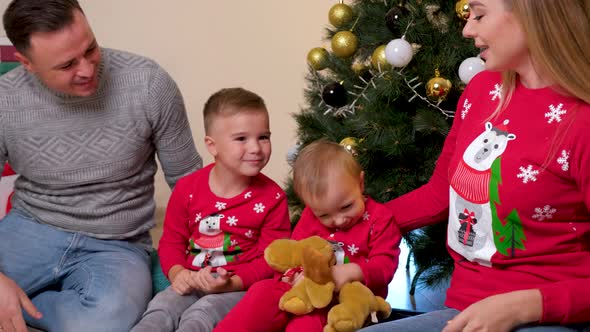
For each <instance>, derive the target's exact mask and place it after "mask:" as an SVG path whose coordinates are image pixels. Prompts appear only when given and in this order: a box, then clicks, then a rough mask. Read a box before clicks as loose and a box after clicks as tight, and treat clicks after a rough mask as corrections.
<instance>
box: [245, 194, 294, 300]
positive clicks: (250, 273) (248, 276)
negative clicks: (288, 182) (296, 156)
mask: <svg viewBox="0 0 590 332" xmlns="http://www.w3.org/2000/svg"><path fill="white" fill-rule="evenodd" d="M290 234H291V224H290V223H289V210H288V208H287V196H286V195H285V193H282V196H281V198H280V199H279V200H278V202H277V204H275V205H274V206H273V208H272V210H271V211H270V212H269V214H268V215H267V216H266V220H265V222H264V223H263V225H262V228H261V229H260V237H259V238H258V245H257V247H256V248H255V249H253V250H256V251H257V255H256V257H257V258H255V259H254V260H252V261H251V262H249V263H248V264H241V265H240V267H239V268H238V269H236V271H235V273H236V275H238V276H239V277H240V279H242V284H243V285H244V289H248V288H249V287H250V286H251V285H252V284H253V283H255V282H256V281H259V280H262V279H267V278H270V277H272V276H273V273H274V271H273V269H271V268H270V266H268V264H267V263H266V261H265V260H264V249H266V247H267V246H268V245H269V244H270V243H271V242H272V241H274V240H275V239H286V238H289V235H290Z"/></svg>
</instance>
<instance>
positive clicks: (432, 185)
mask: <svg viewBox="0 0 590 332" xmlns="http://www.w3.org/2000/svg"><path fill="white" fill-rule="evenodd" d="M501 84H502V82H501V77H500V74H499V73H491V72H485V71H484V72H482V73H480V74H478V75H477V76H476V77H474V78H473V80H472V81H471V82H470V83H469V85H468V86H467V88H466V89H465V91H464V93H463V95H462V96H461V99H460V100H459V104H458V109H457V112H456V113H455V120H454V123H453V126H452V128H451V131H450V133H449V136H448V137H447V139H446V141H445V145H444V148H443V151H442V153H441V156H440V157H439V159H438V161H437V165H436V168H435V171H434V174H433V176H432V178H431V179H430V181H429V182H428V183H427V184H426V185H424V186H422V187H421V188H419V189H417V190H415V191H413V192H410V193H408V194H406V195H404V196H401V197H400V198H398V199H395V200H393V201H391V202H389V203H388V204H387V205H388V206H389V207H391V208H392V210H393V212H394V216H395V218H396V221H397V222H398V225H399V226H400V228H401V229H402V231H408V230H411V229H415V228H418V227H421V226H424V225H428V224H431V223H433V222H436V221H438V220H441V218H444V216H445V215H446V214H447V213H448V217H449V227H448V232H447V246H448V248H449V252H450V254H451V256H452V257H453V259H454V260H455V270H454V272H453V277H452V280H451V285H450V288H449V290H448V292H447V300H446V305H448V306H449V307H452V308H456V309H459V310H463V309H464V308H466V307H467V306H469V305H470V304H472V303H474V302H476V301H479V300H481V299H484V298H486V297H488V296H491V295H494V294H499V293H505V292H510V291H514V290H521V289H540V291H541V293H542V298H543V315H542V319H541V321H542V322H558V323H561V324H566V323H574V322H583V321H588V320H589V319H590V252H589V249H590V222H589V221H590V213H589V212H588V211H589V206H590V190H589V188H590V106H589V105H588V104H586V103H584V102H582V101H580V100H578V99H575V98H571V97H565V96H562V95H560V94H558V93H557V92H556V91H554V90H553V89H551V88H549V87H548V88H543V89H527V88H526V87H524V86H522V85H521V84H517V86H516V90H515V92H514V95H513V96H512V98H511V100H510V103H509V105H508V107H507V109H506V110H505V111H503V112H502V113H501V114H500V116H499V117H498V118H494V119H490V115H491V114H492V112H493V111H494V110H495V108H496V106H497V105H498V101H499V98H500V96H501Z"/></svg>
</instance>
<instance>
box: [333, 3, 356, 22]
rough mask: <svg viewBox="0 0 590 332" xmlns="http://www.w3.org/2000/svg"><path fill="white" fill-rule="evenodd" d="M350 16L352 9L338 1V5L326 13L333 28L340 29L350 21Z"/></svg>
mask: <svg viewBox="0 0 590 332" xmlns="http://www.w3.org/2000/svg"><path fill="white" fill-rule="evenodd" d="M352 14H353V13H352V8H350V7H349V6H348V5H345V4H344V2H343V1H340V3H339V4H336V5H334V6H332V8H330V11H329V12H328V20H329V21H330V23H331V24H332V25H333V26H335V27H336V28H340V27H341V26H343V25H345V24H347V23H349V22H350V21H351V20H352Z"/></svg>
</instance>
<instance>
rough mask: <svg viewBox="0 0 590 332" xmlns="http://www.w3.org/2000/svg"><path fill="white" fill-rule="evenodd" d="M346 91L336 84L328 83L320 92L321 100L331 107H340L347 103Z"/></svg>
mask: <svg viewBox="0 0 590 332" xmlns="http://www.w3.org/2000/svg"><path fill="white" fill-rule="evenodd" d="M347 95H348V94H347V93H346V89H345V88H344V87H343V86H342V84H340V83H338V82H334V83H330V84H328V85H326V86H325V87H324V90H323V91H322V99H323V100H324V102H325V103H326V104H328V105H329V106H332V107H342V106H344V105H346V103H347V102H348V101H347Z"/></svg>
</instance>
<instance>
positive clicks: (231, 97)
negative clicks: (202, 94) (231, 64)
mask: <svg viewBox="0 0 590 332" xmlns="http://www.w3.org/2000/svg"><path fill="white" fill-rule="evenodd" d="M243 110H247V111H255V112H257V111H260V112H264V113H266V114H268V111H267V109H266V104H265V103H264V99H262V97H260V96H259V95H258V94H256V93H254V92H252V91H249V90H246V89H244V88H240V87H237V88H226V89H221V90H219V91H217V92H215V93H214V94H212V95H211V97H209V99H207V102H206V103H205V106H204V107H203V122H204V124H205V134H206V135H207V134H209V130H210V128H211V124H212V123H213V120H214V119H215V118H216V117H218V116H220V115H222V116H223V115H233V114H236V113H238V112H240V111H243Z"/></svg>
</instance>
